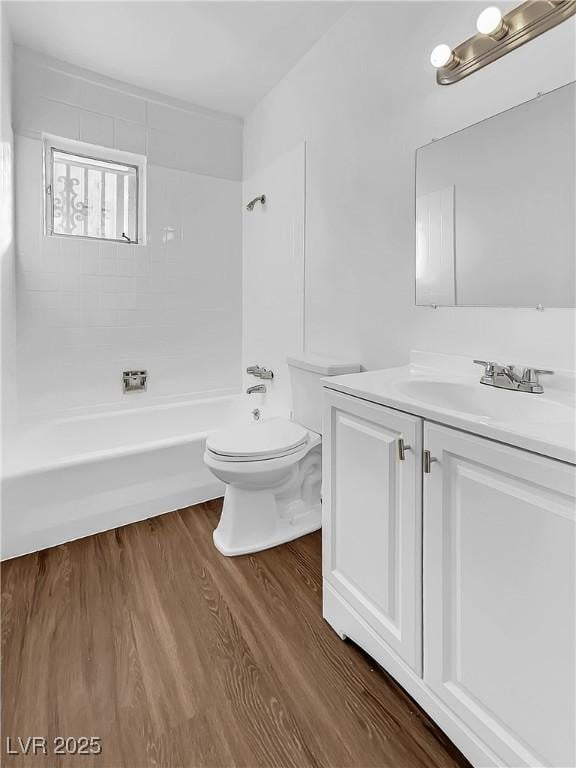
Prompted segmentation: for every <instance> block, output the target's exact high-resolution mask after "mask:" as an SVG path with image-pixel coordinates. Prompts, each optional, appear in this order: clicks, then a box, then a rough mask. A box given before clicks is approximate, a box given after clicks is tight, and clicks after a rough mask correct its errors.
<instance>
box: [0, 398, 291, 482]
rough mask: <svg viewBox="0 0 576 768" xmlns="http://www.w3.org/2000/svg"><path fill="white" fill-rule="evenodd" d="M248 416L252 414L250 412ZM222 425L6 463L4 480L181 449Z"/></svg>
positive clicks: (105, 414)
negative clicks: (171, 435) (170, 448)
mask: <svg viewBox="0 0 576 768" xmlns="http://www.w3.org/2000/svg"><path fill="white" fill-rule="evenodd" d="M242 399H243V396H242V395H228V396H226V397H213V398H208V399H206V400H192V401H187V402H179V403H165V404H163V405H151V406H146V407H144V408H142V409H140V410H132V409H127V410H124V411H107V412H103V413H98V414H90V415H89V416H83V417H67V418H65V419H52V420H50V421H43V422H39V423H36V424H35V425H34V426H32V425H30V426H29V427H28V429H29V430H32V429H41V430H42V431H44V430H49V429H50V428H51V427H56V426H59V425H61V424H67V423H74V422H82V423H83V422H85V421H96V420H98V419H100V418H105V417H108V416H113V417H121V416H123V415H130V416H132V415H135V414H136V415H138V414H140V415H146V414H147V413H151V412H155V411H164V410H168V409H170V410H171V409H178V408H183V407H186V406H193V407H195V408H196V407H200V406H201V405H203V404H208V403H214V402H218V401H225V402H235V401H238V402H239V403H240V402H242ZM267 411H268V413H267V415H266V416H265V417H264V419H263V420H267V419H269V418H275V417H277V416H279V415H281V416H285V415H286V414H285V412H284V411H276V410H272V409H267ZM247 416H248V413H247ZM219 428H220V425H219V426H217V427H212V428H208V429H204V430H194V431H191V432H186V433H184V434H180V435H177V436H174V437H161V438H153V439H151V440H145V441H141V442H136V443H131V444H129V445H124V446H113V447H111V448H99V449H97V450H93V451H86V452H82V453H75V454H66V455H64V456H58V457H56V458H50V457H47V458H44V457H40V456H39V457H34V459H33V460H32V461H29V462H26V463H24V462H22V463H20V462H18V463H16V462H15V463H13V464H11V463H10V459H8V460H6V457H5V460H4V466H3V468H2V480H8V479H11V478H22V477H26V476H30V475H34V474H37V473H38V472H49V471H50V470H57V469H62V468H65V467H75V466H81V465H82V464H89V463H95V462H103V461H107V460H109V459H113V458H116V457H118V458H120V457H123V456H130V455H134V454H138V453H148V452H150V451H154V450H157V449H161V448H166V447H170V446H180V445H185V444H186V443H193V442H196V441H199V440H206V438H207V436H208V435H209V434H210V432H213V431H214V430H215V429H219Z"/></svg>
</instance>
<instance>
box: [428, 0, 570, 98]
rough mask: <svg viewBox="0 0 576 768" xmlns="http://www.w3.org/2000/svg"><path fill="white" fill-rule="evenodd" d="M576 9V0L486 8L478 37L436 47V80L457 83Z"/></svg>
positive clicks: (478, 25)
mask: <svg viewBox="0 0 576 768" xmlns="http://www.w3.org/2000/svg"><path fill="white" fill-rule="evenodd" d="M575 13H576V0H531V2H526V3H521V4H520V5H518V6H516V8H513V9H512V10H511V11H509V12H508V13H506V14H505V15H502V13H501V11H500V9H499V8H497V7H496V6H490V7H489V8H485V9H484V10H483V11H482V13H481V14H480V15H479V16H478V19H477V22H476V29H477V30H478V33H477V34H476V35H474V37H471V38H469V39H468V40H465V41H464V42H463V43H460V45H457V46H456V47H455V48H454V49H451V48H450V46H449V45H446V44H442V45H437V46H436V48H434V50H433V51H432V54H431V56H430V63H431V64H432V66H433V67H435V68H436V82H437V83H438V84H439V85H451V84H452V83H457V82H458V81H459V80H463V79H464V78H465V77H468V75H471V74H472V73H473V72H477V71H478V70H479V69H482V67H485V66H486V65H487V64H491V63H492V62H493V61H496V59H499V58H500V57H501V56H504V55H505V54H507V53H509V52H510V51H513V50H514V49H516V48H519V47H520V46H521V45H524V43H528V42H529V41H530V40H533V39H534V38H535V37H538V35H541V34H542V33H543V32H546V31H547V30H549V29H552V28H553V27H555V26H556V25H557V24H560V23H561V22H563V21H566V20H567V19H569V18H570V17H571V16H573V15H574V14H575ZM448 52H449V55H448Z"/></svg>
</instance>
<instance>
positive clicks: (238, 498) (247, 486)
mask: <svg viewBox="0 0 576 768" xmlns="http://www.w3.org/2000/svg"><path fill="white" fill-rule="evenodd" d="M315 442H316V441H315ZM318 442H319V439H318ZM321 455H322V454H321V446H320V445H319V444H316V445H314V447H313V448H312V449H307V453H306V454H305V455H304V456H303V457H302V458H299V459H298V461H297V462H295V463H294V464H292V465H289V466H285V467H284V468H282V469H280V470H278V471H274V465H273V464H272V463H271V462H262V465H260V466H259V467H258V469H259V470H260V472H261V471H262V470H266V468H267V469H268V472H267V474H266V475H263V474H260V473H259V472H258V473H257V472H256V469H257V467H252V468H251V472H250V473H249V474H247V475H244V476H242V477H241V479H236V480H237V482H231V483H229V484H228V485H227V487H226V493H225V495H224V506H223V507H222V515H221V517H220V522H219V523H218V527H217V528H216V530H215V531H214V534H213V538H214V545H215V546H216V549H217V550H218V551H219V552H221V553H222V554H223V555H226V556H227V557H233V556H235V555H246V554H249V553H251V552H259V551H260V550H262V549H270V548H271V547H277V546H278V545H280V544H285V543H286V542H287V541H292V540H293V539H297V538H298V537H300V536H305V535H306V534H308V533H312V532H313V531H317V530H318V529H319V528H321V527H322V503H321V500H320V485H321V477H322V475H321ZM272 461H274V460H272ZM283 461H285V459H284V460H283ZM263 465H266V466H263ZM228 479H229V478H228ZM262 486H264V487H262Z"/></svg>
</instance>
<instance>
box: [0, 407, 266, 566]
mask: <svg viewBox="0 0 576 768" xmlns="http://www.w3.org/2000/svg"><path fill="white" fill-rule="evenodd" d="M258 399H260V398H258ZM256 405H258V404H257V403H256V401H255V400H254V399H253V398H248V397H246V396H243V395H238V396H232V397H219V398H214V399H210V400H200V401H194V402H188V403H178V404H170V405H160V406H156V407H148V408H140V409H132V410H129V411H118V412H110V413H100V414H94V415H90V416H84V417H81V418H66V419H59V420H53V421H45V422H43V423H38V424H35V425H31V426H29V427H26V428H23V429H22V430H21V431H20V432H19V433H17V434H15V435H14V436H13V437H12V438H11V439H9V440H8V445H7V448H8V450H7V451H6V454H5V462H4V477H3V487H2V527H1V556H2V559H5V558H10V557H15V556H17V555H22V554H25V553H28V552H35V551H37V550H39V549H44V548H45V547H51V546H54V545H56V544H61V543H63V542H65V541H70V540H72V539H77V538H80V537H82V536H88V535H90V534H93V533H97V532H100V531H105V530H109V529H111V528H116V527H117V526H119V525H125V524H126V523H132V522H135V521H137V520H143V519H145V518H148V517H153V516H154V515H159V514H162V513H164V512H170V511H172V510H175V509H181V508H182V507H187V506H190V505H192V504H198V503H199V502H201V501H207V500H208V499H214V498H217V497H218V496H221V495H222V494H223V485H222V483H220V482H219V481H218V480H216V478H215V477H214V476H213V475H212V474H211V473H210V471H209V470H208V469H207V468H206V467H205V466H204V462H203V454H204V446H205V442H206V435H207V434H208V432H210V431H212V430H214V429H218V428H220V427H223V426H226V425H228V424H230V425H232V424H240V423H243V422H247V421H249V420H250V419H251V418H252V416H251V411H252V409H253V408H254V407H255V406H256ZM266 415H267V416H270V415H279V412H278V413H275V414H271V413H267V414H266Z"/></svg>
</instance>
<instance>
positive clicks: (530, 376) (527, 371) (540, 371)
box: [522, 368, 554, 384]
mask: <svg viewBox="0 0 576 768" xmlns="http://www.w3.org/2000/svg"><path fill="white" fill-rule="evenodd" d="M553 373H554V371H548V370H546V369H545V368H524V371H523V372H522V381H523V382H524V383H526V384H538V383H539V381H538V376H543V375H547V376H552V375H553Z"/></svg>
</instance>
